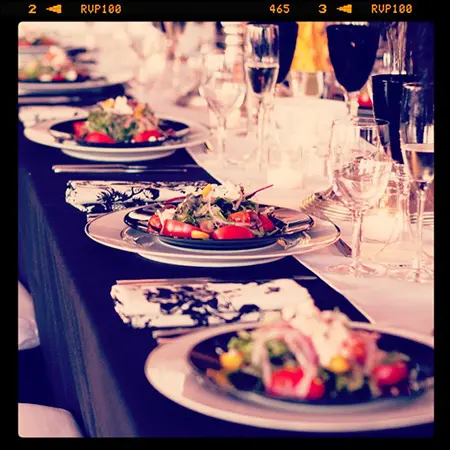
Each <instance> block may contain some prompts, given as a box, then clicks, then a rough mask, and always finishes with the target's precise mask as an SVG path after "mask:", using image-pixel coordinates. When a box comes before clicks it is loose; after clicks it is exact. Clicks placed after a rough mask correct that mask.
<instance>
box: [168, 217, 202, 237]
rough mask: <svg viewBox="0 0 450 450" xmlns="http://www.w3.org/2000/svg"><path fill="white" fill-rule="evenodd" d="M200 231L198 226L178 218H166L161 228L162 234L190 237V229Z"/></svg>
mask: <svg viewBox="0 0 450 450" xmlns="http://www.w3.org/2000/svg"><path fill="white" fill-rule="evenodd" d="M194 230H197V231H202V230H201V229H200V228H198V227H194V226H193V225H190V224H188V223H184V222H180V221H178V220H166V221H164V225H163V227H162V230H161V234H162V235H163V236H171V237H181V238H190V237H191V233H192V231H194Z"/></svg>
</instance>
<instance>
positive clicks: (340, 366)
mask: <svg viewBox="0 0 450 450" xmlns="http://www.w3.org/2000/svg"><path fill="white" fill-rule="evenodd" d="M350 368H351V366H350V363H349V361H348V359H346V358H344V357H343V356H341V355H336V356H333V357H332V358H331V361H330V364H329V365H328V370H330V371H331V372H334V373H345V372H348V371H349V370H350Z"/></svg>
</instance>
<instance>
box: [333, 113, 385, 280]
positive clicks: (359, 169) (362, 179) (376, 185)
mask: <svg viewBox="0 0 450 450" xmlns="http://www.w3.org/2000/svg"><path fill="white" fill-rule="evenodd" d="M388 140H389V124H388V122H387V121H382V120H378V119H364V118H358V117H354V118H347V119H344V120H335V121H334V122H333V125H332V131H331V138H330V156H329V161H328V168H329V175H330V178H331V181H332V185H333V189H334V192H335V193H336V195H337V196H338V197H339V198H340V200H341V201H342V202H343V203H344V204H345V205H346V206H347V207H348V208H349V209H350V211H351V213H352V221H353V236H352V258H353V262H352V263H351V264H345V265H338V266H333V267H329V268H328V269H329V271H331V272H335V273H340V274H348V273H353V274H354V275H355V276H356V277H364V276H379V275H382V274H384V273H385V272H386V269H384V268H381V267H380V268H377V267H369V266H367V265H364V264H362V263H361V261H360V247H361V235H362V222H363V215H364V213H365V212H366V211H367V210H368V209H369V208H371V207H372V206H374V205H375V204H376V203H377V202H378V200H379V199H380V198H381V197H382V195H383V194H384V193H385V191H386V188H387V186H388V183H389V179H390V177H391V170H392V160H391V159H390V157H389V156H388V155H387V154H386V151H385V146H386V145H387V142H388Z"/></svg>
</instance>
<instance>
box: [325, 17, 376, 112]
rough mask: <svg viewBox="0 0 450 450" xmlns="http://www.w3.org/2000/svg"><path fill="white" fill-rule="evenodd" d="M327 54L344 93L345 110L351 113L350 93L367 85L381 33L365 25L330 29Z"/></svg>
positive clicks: (328, 30)
mask: <svg viewBox="0 0 450 450" xmlns="http://www.w3.org/2000/svg"><path fill="white" fill-rule="evenodd" d="M327 39H328V51H329V54H330V61H331V64H332V65H333V69H334V73H335V76H336V79H337V81H338V82H339V84H340V85H341V86H342V87H343V88H345V90H346V99H347V106H348V107H349V110H351V106H353V105H350V101H351V100H353V103H354V101H355V100H356V99H357V98H355V96H353V98H352V99H350V98H349V97H350V96H349V93H358V92H359V91H360V89H361V88H362V87H363V86H364V85H365V84H366V82H367V80H368V78H369V76H370V73H371V72H372V68H373V65H374V63H375V58H376V54H377V50H378V44H379V39H380V32H379V30H378V29H377V28H375V27H372V26H368V25H346V24H338V25H329V26H328V27H327Z"/></svg>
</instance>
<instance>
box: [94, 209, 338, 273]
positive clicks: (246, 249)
mask: <svg viewBox="0 0 450 450" xmlns="http://www.w3.org/2000/svg"><path fill="white" fill-rule="evenodd" d="M142 209H143V207H142V206H140V207H134V208H129V209H126V210H122V211H117V212H113V213H109V214H105V215H102V216H99V217H97V218H95V219H93V220H92V221H91V222H89V223H88V224H87V225H86V228H85V232H86V234H87V235H88V236H89V237H90V238H91V239H93V240H94V241H96V242H99V243H100V244H103V245H106V246H108V247H112V248H116V249H118V250H123V251H126V252H132V253H136V254H138V255H140V256H142V257H144V258H147V259H150V260H153V261H156V262H161V263H166V264H173V265H181V266H195V267H241V266H251V265H257V264H264V263H269V262H273V261H277V260H279V259H282V258H284V257H286V256H289V255H298V254H302V253H307V252H312V251H315V250H319V249H321V248H324V247H327V246H328V245H331V244H333V243H334V242H336V241H337V240H338V239H339V236H340V232H339V229H338V228H337V227H336V226H335V225H334V224H333V223H331V222H328V221H325V220H321V219H318V218H316V217H313V218H312V221H311V222H308V224H310V223H312V226H311V227H310V228H309V225H308V229H307V232H306V233H305V234H304V235H303V234H302V235H300V236H299V237H298V239H297V238H296V239H294V241H293V242H292V243H291V245H289V246H286V245H282V244H281V243H280V242H279V240H278V237H276V236H274V237H272V239H271V240H270V241H267V242H266V241H264V242H263V241H262V240H263V239H264V238H261V239H258V241H261V242H259V243H260V245H259V246H255V241H256V240H257V239H241V240H239V243H237V242H236V241H230V240H228V241H226V240H220V241H214V240H209V241H202V240H195V239H183V240H182V239H176V238H167V237H164V236H159V235H155V234H152V233H148V232H146V231H144V230H141V229H139V227H138V226H136V227H132V226H130V224H132V220H133V218H135V217H136V214H133V212H139V211H140V210H142ZM293 212H294V213H295V214H297V215H299V214H302V213H299V212H298V211H293ZM304 216H305V215H304ZM130 218H131V219H130ZM281 237H282V238H283V239H284V238H285V239H289V237H290V236H289V235H283V236H280V238H281ZM188 241H189V242H188ZM246 241H247V242H246ZM188 244H191V245H188ZM250 244H251V245H250Z"/></svg>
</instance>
